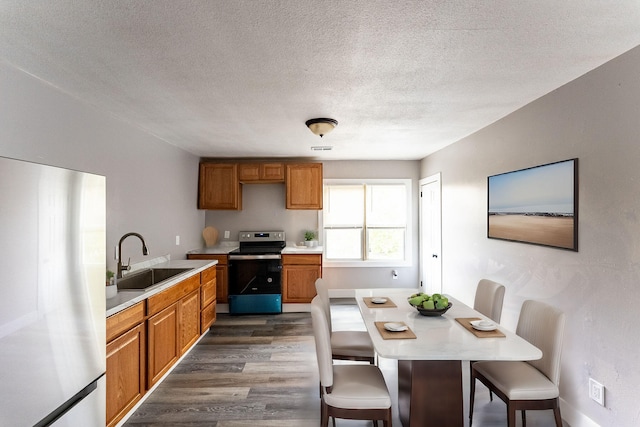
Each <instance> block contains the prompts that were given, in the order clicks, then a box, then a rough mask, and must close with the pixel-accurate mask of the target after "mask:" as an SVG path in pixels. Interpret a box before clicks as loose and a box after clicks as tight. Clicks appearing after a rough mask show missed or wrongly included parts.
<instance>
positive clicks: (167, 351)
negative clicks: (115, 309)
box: [147, 302, 180, 388]
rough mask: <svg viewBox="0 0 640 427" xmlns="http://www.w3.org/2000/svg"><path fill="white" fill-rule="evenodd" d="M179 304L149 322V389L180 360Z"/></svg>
mask: <svg viewBox="0 0 640 427" xmlns="http://www.w3.org/2000/svg"><path fill="white" fill-rule="evenodd" d="M178 319H179V317H178V303H177V302H175V303H173V304H171V305H170V306H169V307H167V308H165V309H164V310H162V311H161V312H160V313H158V314H156V315H153V316H151V317H150V318H149V319H148V320H147V332H148V334H149V348H148V351H147V354H148V364H147V378H148V379H147V387H148V388H151V387H153V385H154V384H155V383H156V382H158V380H159V379H160V378H161V377H162V376H163V375H164V374H165V373H166V372H167V371H168V370H169V369H170V368H171V366H173V364H174V363H176V362H177V361H178V359H179V358H180V346H179V342H178Z"/></svg>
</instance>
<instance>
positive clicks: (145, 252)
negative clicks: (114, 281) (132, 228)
mask: <svg viewBox="0 0 640 427" xmlns="http://www.w3.org/2000/svg"><path fill="white" fill-rule="evenodd" d="M129 236H136V237H137V238H138V239H140V241H141V242H142V255H149V249H147V244H146V243H145V242H144V237H142V236H141V235H140V234H138V233H127V234H125V235H124V236H122V237H121V238H120V242H118V274H117V275H116V277H117V278H118V279H122V272H123V271H129V270H130V269H131V258H129V261H128V263H129V264H128V265H126V264H122V241H123V240H124V239H126V238H127V237H129Z"/></svg>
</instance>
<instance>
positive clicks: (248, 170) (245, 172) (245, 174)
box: [238, 163, 260, 182]
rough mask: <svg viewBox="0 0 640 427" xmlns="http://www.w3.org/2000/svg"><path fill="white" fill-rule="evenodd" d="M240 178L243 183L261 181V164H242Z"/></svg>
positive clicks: (239, 166)
mask: <svg viewBox="0 0 640 427" xmlns="http://www.w3.org/2000/svg"><path fill="white" fill-rule="evenodd" d="M238 172H239V173H238V176H239V177H240V181H242V182H251V181H259V180H260V163H240V164H239V165H238Z"/></svg>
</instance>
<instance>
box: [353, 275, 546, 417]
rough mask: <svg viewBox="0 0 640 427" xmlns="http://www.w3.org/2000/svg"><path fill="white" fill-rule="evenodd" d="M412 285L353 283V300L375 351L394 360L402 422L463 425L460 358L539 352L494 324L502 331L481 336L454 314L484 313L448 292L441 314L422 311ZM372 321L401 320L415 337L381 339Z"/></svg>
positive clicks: (516, 356) (497, 357) (514, 357)
mask: <svg viewBox="0 0 640 427" xmlns="http://www.w3.org/2000/svg"><path fill="white" fill-rule="evenodd" d="M416 292H417V290H416V289H398V288H375V289H357V290H356V292H355V297H356V301H357V303H358V307H359V309H360V313H361V314H362V318H363V320H364V324H365V326H366V328H367V331H368V333H369V335H370V337H371V340H372V341H373V346H374V348H375V350H376V353H377V354H378V356H380V357H383V358H388V359H396V360H398V411H399V415H400V421H401V422H402V425H403V426H404V427H418V426H419V427H426V426H439V427H442V426H447V427H458V426H459V427H462V426H463V425H464V413H463V402H464V396H463V392H462V390H463V384H462V361H470V360H473V361H480V360H536V359H540V358H541V357H542V352H541V351H540V349H538V348H537V347H535V346H533V345H532V344H530V343H529V342H527V341H526V340H524V339H522V338H521V337H519V336H518V335H516V334H515V333H514V332H511V331H509V330H507V329H504V328H503V327H501V326H499V325H498V330H499V331H501V332H502V333H503V334H504V337H492V338H479V337H477V336H476V335H474V334H473V333H472V332H470V331H469V330H467V329H465V328H464V327H463V326H462V325H461V324H460V323H459V322H458V321H456V320H455V319H456V318H472V317H476V318H480V319H486V320H490V319H488V318H487V317H486V316H484V315H483V314H481V313H479V312H477V311H475V310H474V309H473V308H471V307H469V306H467V305H465V304H464V303H462V302H460V301H458V300H456V299H455V298H452V297H451V296H448V295H447V297H448V298H449V301H450V302H451V303H452V306H451V308H450V309H449V310H448V311H447V312H446V313H445V314H443V315H442V316H437V317H429V316H423V315H421V314H420V313H418V311H417V310H416V309H415V308H414V307H412V306H411V305H409V303H408V302H407V298H408V297H409V296H410V295H411V294H413V293H416ZM365 297H386V298H388V299H390V300H391V301H392V302H393V303H394V304H395V305H396V307H384V306H382V305H380V306H378V305H374V307H373V308H370V307H369V306H367V304H366V303H365V301H364V298H365ZM375 322H403V323H404V324H405V325H406V326H408V327H409V329H410V330H411V331H412V332H413V333H414V334H415V338H413V339H383V337H382V335H381V334H380V332H379V331H378V329H377V327H376V325H375Z"/></svg>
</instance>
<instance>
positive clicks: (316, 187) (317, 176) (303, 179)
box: [286, 163, 322, 210]
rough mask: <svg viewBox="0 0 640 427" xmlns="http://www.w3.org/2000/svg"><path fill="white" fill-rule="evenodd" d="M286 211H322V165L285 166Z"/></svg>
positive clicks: (297, 164) (295, 164) (294, 164)
mask: <svg viewBox="0 0 640 427" xmlns="http://www.w3.org/2000/svg"><path fill="white" fill-rule="evenodd" d="M286 189H287V203H286V205H287V209H318V210H319V209H322V163H291V164H287V165H286Z"/></svg>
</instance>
